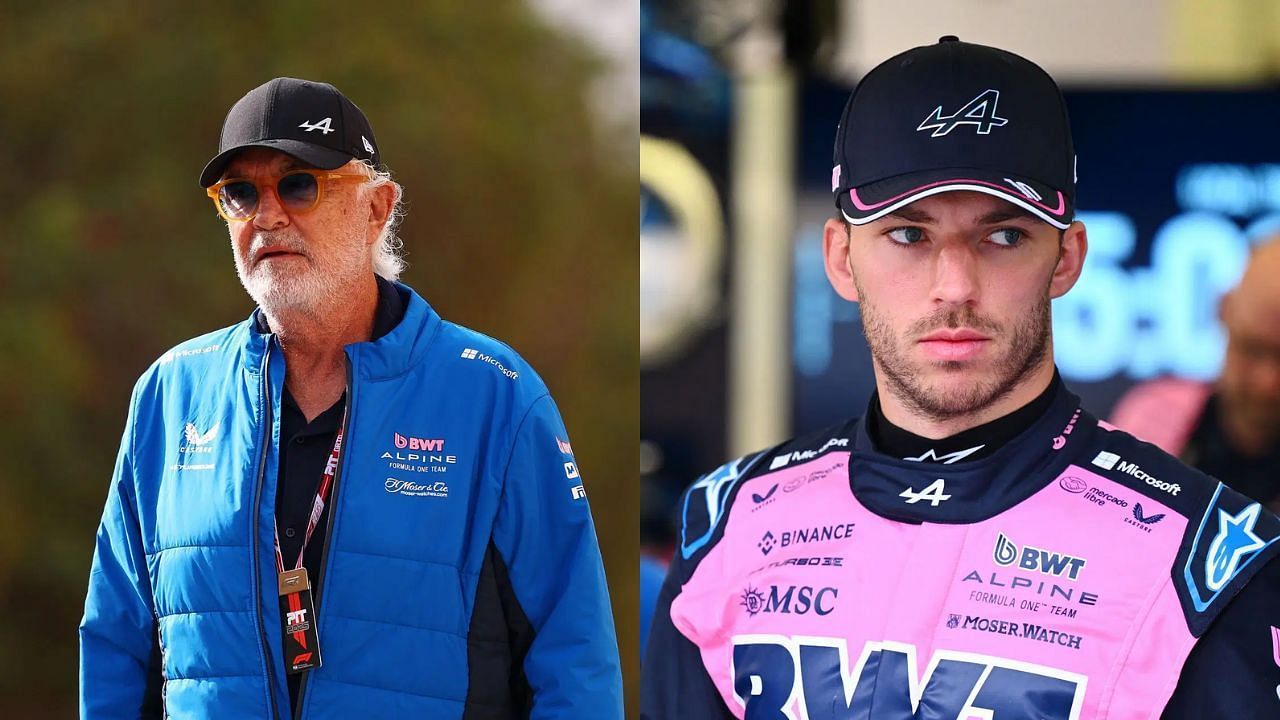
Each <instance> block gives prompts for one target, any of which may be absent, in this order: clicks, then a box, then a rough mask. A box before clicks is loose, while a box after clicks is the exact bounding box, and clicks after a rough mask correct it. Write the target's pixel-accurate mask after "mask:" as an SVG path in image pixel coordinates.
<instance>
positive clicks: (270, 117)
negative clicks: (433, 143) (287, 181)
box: [200, 77, 382, 187]
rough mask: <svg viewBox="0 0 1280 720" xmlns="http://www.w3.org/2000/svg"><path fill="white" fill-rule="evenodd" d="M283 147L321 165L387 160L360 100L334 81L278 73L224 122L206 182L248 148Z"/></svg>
mask: <svg viewBox="0 0 1280 720" xmlns="http://www.w3.org/2000/svg"><path fill="white" fill-rule="evenodd" d="M251 147H262V148H271V149H273V150H279V151H280V152H283V153H286V154H288V155H292V156H293V157H295V158H297V159H299V160H301V161H302V162H304V163H307V164H308V165H310V166H312V167H316V168H320V169H321V170H333V169H334V168H339V167H342V166H343V165H346V164H347V163H348V162H350V161H351V160H367V161H369V162H370V163H371V164H373V165H374V166H375V167H377V166H379V165H380V164H381V162H382V159H381V157H380V156H379V154H378V141H377V140H375V139H374V137H373V128H371V127H370V126H369V120H368V118H366V117H365V116H364V113H362V112H360V108H358V107H356V105H355V103H353V102H351V101H350V100H348V99H347V97H346V96H345V95H343V94H342V93H341V92H338V88H336V87H334V86H332V85H330V84H329V83H322V82H312V81H310V80H298V79H297V78H287V77H285V78H276V79H274V80H270V81H268V82H266V83H264V84H262V85H259V86H258V87H256V88H254V89H252V90H250V91H249V92H248V93H246V94H245V96H244V97H242V98H240V99H239V100H238V101H236V104H235V105H232V106H231V110H230V111H229V112H228V113H227V119H226V120H224V121H222V139H221V140H220V141H219V142H218V154H217V155H216V156H215V157H214V158H213V159H212V160H210V161H209V164H208V165H205V166H204V171H203V172H201V173H200V186H201V187H209V186H210V185H212V184H214V183H215V182H217V181H218V178H220V177H222V173H223V172H224V171H225V170H226V169H227V165H229V164H230V163H231V159H232V157H234V156H235V154H236V153H238V152H240V151H241V150H244V149H245V148H251Z"/></svg>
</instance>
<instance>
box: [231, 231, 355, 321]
mask: <svg viewBox="0 0 1280 720" xmlns="http://www.w3.org/2000/svg"><path fill="white" fill-rule="evenodd" d="M263 236H264V237H265V236H267V234H266V233H263ZM258 242H259V240H258V238H256V237H255V238H254V245H253V246H252V249H256V247H257V244H258ZM265 244H267V245H269V246H272V247H276V246H278V247H282V248H287V249H290V250H294V251H298V252H302V253H305V254H306V258H305V259H302V260H298V259H289V260H284V261H275V260H268V261H267V262H265V263H260V264H259V265H258V266H257V267H255V268H253V269H252V271H248V269H247V268H246V267H245V266H244V264H243V263H242V261H241V259H240V256H239V255H236V256H235V264H236V275H237V276H238V277H239V278H240V284H241V285H242V286H244V289H245V292H247V293H248V294H249V297H251V298H253V301H254V302H255V303H257V304H258V306H259V307H261V308H262V309H263V311H264V312H265V313H266V314H267V317H269V318H280V317H282V316H288V315H303V316H306V317H309V318H319V317H322V316H323V315H325V314H326V313H328V312H329V311H331V310H332V309H333V308H334V307H335V306H337V305H340V304H342V303H343V302H345V301H346V299H347V298H349V297H351V293H352V291H353V290H354V289H355V288H356V287H357V285H358V284H359V282H360V281H361V280H363V279H364V278H365V276H366V275H367V274H368V273H369V272H371V267H372V265H371V257H370V254H369V250H368V248H367V247H366V246H365V245H364V243H362V242H361V241H360V239H359V238H357V237H348V238H344V239H343V240H342V241H340V242H338V243H336V244H335V245H334V246H333V249H332V250H331V254H330V255H329V256H328V257H322V258H318V257H316V255H315V254H314V253H313V252H311V250H310V249H309V248H308V247H307V245H306V242H305V241H304V240H303V239H302V238H301V237H300V236H299V234H298V233H297V232H296V231H295V230H293V229H292V228H288V229H285V230H277V231H274V232H272V233H270V242H267V243H265ZM273 263H288V266H286V267H279V268H277V266H276V265H273ZM299 263H306V266H305V267H301V266H298V265H299Z"/></svg>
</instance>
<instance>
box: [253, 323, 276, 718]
mask: <svg viewBox="0 0 1280 720" xmlns="http://www.w3.org/2000/svg"><path fill="white" fill-rule="evenodd" d="M274 343H275V335H270V334H269V335H267V352H266V353H265V354H264V355H263V357H262V378H261V381H260V382H259V384H258V400H259V402H260V403H261V405H260V406H261V407H262V420H263V422H262V452H260V453H259V454H258V482H257V485H256V486H255V487H254V490H253V520H252V523H251V526H252V528H253V529H252V532H251V535H250V543H249V544H250V547H252V548H253V553H252V555H253V582H252V591H253V598H254V606H255V607H256V608H257V611H258V613H257V614H258V640H259V643H258V645H259V648H260V649H261V650H262V664H263V667H264V668H265V669H266V671H267V694H268V696H269V697H270V698H271V717H272V720H278V718H279V717H280V710H279V708H277V707H276V681H275V665H274V663H272V662H271V661H270V660H269V659H268V657H267V649H268V648H269V647H271V646H270V645H269V644H268V642H267V627H266V625H265V624H264V623H263V621H262V578H261V569H262V567H261V565H260V564H259V562H258V545H259V544H260V543H259V542H258V515H259V514H261V505H262V481H263V478H264V477H265V476H266V474H267V449H268V447H269V446H270V444H271V437H270V433H271V406H270V405H269V404H268V402H269V401H268V398H267V381H268V376H267V371H268V370H269V369H270V366H271V348H272V346H273V344H274Z"/></svg>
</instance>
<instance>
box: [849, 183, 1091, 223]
mask: <svg viewBox="0 0 1280 720" xmlns="http://www.w3.org/2000/svg"><path fill="white" fill-rule="evenodd" d="M960 183H964V184H966V185H984V186H986V187H989V188H994V189H996V190H999V191H1001V193H1003V194H1007V195H1010V196H1013V195H1015V192H1014V191H1013V190H1011V189H1009V188H1007V187H1005V186H1003V185H997V184H995V183H990V182H986V181H984V180H969V179H965V178H957V179H955V180H939V181H938V182H934V183H929V184H928V185H921V186H920V187H918V188H914V189H912V190H908V191H906V192H904V193H902V194H901V195H898V196H897V197H891V198H889V199H888V200H885V201H883V202H878V203H875V204H874V205H868V204H866V203H864V202H862V200H860V199H859V198H858V190H857V188H851V189H850V190H849V199H850V200H851V201H853V206H854V207H855V208H857V209H859V210H875V209H876V208H881V207H884V206H885V205H888V204H890V203H893V202H897V201H898V200H901V199H902V198H905V197H909V196H911V195H915V194H916V193H918V192H921V191H924V190H928V189H929V188H935V187H939V186H941V185H956V184H960ZM1055 192H1057V193H1058V207H1057V208H1051V207H1049V206H1048V205H1045V204H1043V203H1039V202H1036V201H1035V200H1032V199H1031V198H1029V197H1027V196H1025V195H1023V194H1022V193H1016V196H1017V197H1018V199H1019V200H1023V201H1025V202H1028V203H1031V204H1032V205H1035V206H1036V207H1038V208H1040V209H1041V210H1044V211H1045V212H1047V213H1049V214H1051V215H1062V213H1063V212H1065V211H1066V209H1067V201H1066V198H1064V197H1063V196H1062V192H1061V191H1055Z"/></svg>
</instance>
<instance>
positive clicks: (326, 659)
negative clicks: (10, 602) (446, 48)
mask: <svg viewBox="0 0 1280 720" xmlns="http://www.w3.org/2000/svg"><path fill="white" fill-rule="evenodd" d="M381 160H382V157H381V153H380V152H379V149H378V145H377V142H376V140H375V138H374V134H373V130H372V128H371V127H370V126H369V122H368V120H367V119H366V118H365V116H364V114H363V113H362V112H361V111H360V110H359V108H357V107H356V106H355V105H354V104H353V103H352V102H351V101H350V100H348V99H347V98H346V97H345V96H343V95H342V94H341V93H340V92H339V91H338V90H337V89H336V88H334V87H333V86H331V85H328V84H325V83H318V82H308V81H304V80H296V79H292V78H277V79H274V80H271V81H270V82H268V83H266V84H264V85H262V86H260V87H258V88H255V89H254V90H252V91H250V92H249V93H248V94H247V95H245V96H244V97H243V98H242V99H241V100H240V101H239V102H237V103H236V104H235V106H233V107H232V108H231V111H230V112H229V113H228V115H227V118H226V121H225V123H224V125H223V130H222V138H221V143H220V147H219V153H218V155H217V156H216V157H214V158H213V159H212V160H211V161H210V162H209V164H208V165H207V166H206V167H205V169H204V172H203V173H201V176H200V184H201V185H202V186H204V187H206V188H207V189H208V194H209V195H210V197H211V198H212V199H213V201H214V204H215V205H216V206H217V209H218V213H219V214H220V215H221V216H222V217H223V219H224V220H225V221H226V223H227V229H228V232H229V234H230V238H231V247H232V251H233V254H234V257H235V265H236V271H237V273H238V275H239V276H240V280H241V282H242V283H243V284H244V287H245V289H246V290H247V291H248V293H249V295H250V297H252V298H253V300H254V301H255V302H256V303H257V304H258V309H257V311H255V312H254V313H253V315H252V316H251V317H250V318H249V319H248V320H246V321H244V322H242V323H240V324H238V325H235V326H232V327H230V328H227V329H224V330H219V331H216V332H213V333H210V334H208V335H205V336H202V337H199V338H196V339H194V340H190V341H188V342H186V343H183V344H181V345H179V346H177V347H175V348H174V349H173V350H171V351H169V352H167V353H165V354H164V355H163V356H162V357H161V358H160V359H159V360H158V361H157V362H156V363H155V364H154V365H153V366H152V367H151V368H150V369H148V370H147V372H146V373H144V374H143V376H142V378H141V379H140V380H139V382H138V384H137V386H136V388H135V390H134V393H133V398H132V402H131V404H130V410H129V419H128V422H127V425H126V428H125V433H124V439H123V441H122V443H121V448H120V453H119V457H118V460H117V463H116V468H115V474H114V477H113V479H112V483H111V487H110V491H109V494H108V497H107V504H106V510H105V512H104V514H103V519H102V524H101V526H100V528H99V531H98V539H97V548H96V551H95V553H94V559H93V570H92V573H91V575H90V579H89V592H88V598H87V600H86V603H85V614H84V619H83V621H82V623H81V626H80V646H81V664H80V675H81V701H80V706H81V716H82V717H83V718H125V717H128V718H136V717H138V716H139V715H144V716H146V715H154V716H157V717H158V716H159V715H160V714H161V713H163V714H164V716H165V717H169V716H172V717H182V718H206V717H209V718H211V717H217V718H285V717H294V718H301V717H306V718H353V717H360V718H410V717H416V718H465V719H470V718H515V717H538V718H620V717H621V714H622V710H621V698H620V696H621V691H620V685H621V680H620V673H619V668H618V654H617V644H616V640H615V636H614V628H613V621H612V618H611V615H610V611H609V602H608V594H607V591H606V588H605V579H604V572H603V568H602V565H601V561H600V553H599V548H598V546H597V543H596V537H595V531H594V528H593V525H592V521H591V516H590V512H589V509H588V506H587V502H586V499H585V492H584V490H583V485H582V479H581V478H580V477H579V473H578V469H577V466H576V465H575V463H574V458H573V454H572V453H573V451H572V448H571V446H570V444H569V441H568V435H567V434H566V432H565V430H564V426H563V424H562V423H561V420H560V417H559V414H558V412H557V410H556V407H555V405H554V403H553V402H552V400H551V397H550V395H549V394H548V392H547V389H546V387H545V385H543V383H542V381H541V380H540V379H539V378H538V376H537V375H536V374H535V373H534V372H533V370H532V369H531V368H530V367H529V366H528V365H527V364H526V363H525V362H524V361H523V360H522V359H521V358H520V357H519V356H518V355H517V354H516V353H515V352H514V351H512V350H511V349H510V348H508V347H507V346H505V345H503V344H502V343H500V342H497V341H495V340H493V339H491V338H488V337H485V336H483V335H480V334H478V333H475V332H472V331H470V330H467V329H465V328H462V327H459V326H457V325H454V324H452V323H449V322H447V321H444V320H442V319H441V318H440V316H439V315H437V314H436V313H435V311H433V310H432V309H431V307H430V306H429V305H427V303H426V302H425V301H423V299H422V298H421V297H420V296H419V295H418V294H417V293H416V292H414V291H413V290H412V289H411V288H409V287H407V286H405V285H403V284H399V283H397V282H395V280H396V277H397V276H398V274H399V272H400V270H401V267H402V262H401V260H400V258H399V256H398V254H397V252H396V246H397V241H396V240H395V237H394V234H393V227H394V221H395V219H396V217H397V214H398V212H397V211H398V208H399V203H400V195H401V189H400V186H399V185H398V184H397V183H395V182H394V181H392V180H391V179H390V176H389V175H388V174H387V173H386V172H385V170H383V169H382V164H381Z"/></svg>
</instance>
